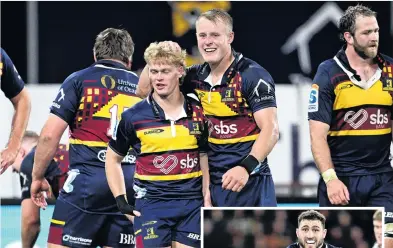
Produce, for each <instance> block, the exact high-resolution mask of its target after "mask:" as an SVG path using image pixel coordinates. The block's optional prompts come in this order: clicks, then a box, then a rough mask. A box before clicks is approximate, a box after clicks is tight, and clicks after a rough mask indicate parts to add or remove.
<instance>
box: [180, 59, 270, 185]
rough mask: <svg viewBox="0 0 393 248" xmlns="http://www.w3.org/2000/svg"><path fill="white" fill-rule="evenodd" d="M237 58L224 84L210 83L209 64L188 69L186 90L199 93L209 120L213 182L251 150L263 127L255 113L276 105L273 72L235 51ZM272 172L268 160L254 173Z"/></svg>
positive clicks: (226, 75)
mask: <svg viewBox="0 0 393 248" xmlns="http://www.w3.org/2000/svg"><path fill="white" fill-rule="evenodd" d="M234 56H235V60H234V62H233V63H232V64H231V66H230V67H229V68H228V70H227V71H226V72H225V74H224V76H223V77H222V80H221V83H220V84H216V85H215V86H212V85H211V84H210V83H209V82H206V79H207V78H208V76H209V74H210V67H209V65H208V64H207V63H204V64H202V65H196V66H193V67H191V68H189V69H188V71H187V76H186V77H185V79H184V82H183V86H182V90H183V92H184V93H192V92H194V93H196V94H197V96H198V98H199V99H200V101H201V104H202V107H203V111H204V114H205V116H206V118H207V119H208V120H209V128H210V132H209V133H210V136H209V146H210V149H211V150H210V152H209V153H208V157H209V171H210V179H211V182H212V183H213V184H220V183H221V178H222V175H223V174H224V173H225V172H226V171H228V170H229V169H231V168H233V167H235V166H237V165H239V163H240V162H241V161H242V160H243V159H244V158H245V157H246V156H247V155H248V154H249V153H250V152H251V149H252V146H253V144H254V142H255V140H256V139H257V137H258V135H259V133H260V131H261V130H260V129H259V128H258V126H257V124H256V122H255V120H254V117H253V113H255V112H257V111H258V110H261V109H264V108H268V107H276V97H275V85H274V81H273V79H272V77H271V76H270V74H269V73H268V72H267V71H266V70H265V69H264V68H263V67H261V66H260V65H258V64H257V63H256V62H254V61H252V60H250V59H248V58H245V57H243V55H242V54H239V53H236V52H234ZM261 174H270V169H269V167H268V163H267V159H265V160H264V161H262V163H261V165H260V166H259V167H257V168H256V169H255V170H254V172H253V175H261Z"/></svg>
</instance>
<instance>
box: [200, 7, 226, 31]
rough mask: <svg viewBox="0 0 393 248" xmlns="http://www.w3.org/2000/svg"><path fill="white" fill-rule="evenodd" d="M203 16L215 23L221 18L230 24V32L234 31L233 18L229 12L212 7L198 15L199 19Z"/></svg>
mask: <svg viewBox="0 0 393 248" xmlns="http://www.w3.org/2000/svg"><path fill="white" fill-rule="evenodd" d="M202 17H204V18H206V19H208V20H209V21H211V22H213V23H216V22H217V21H218V20H220V21H222V22H223V23H225V24H226V25H227V26H228V29H229V31H230V32H232V30H233V19H232V17H231V15H229V14H228V12H226V11H224V10H222V9H211V10H208V11H206V12H203V13H202V14H200V15H199V16H198V18H197V21H198V20H199V19H200V18H202Z"/></svg>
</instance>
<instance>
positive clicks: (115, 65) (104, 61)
mask: <svg viewBox="0 0 393 248" xmlns="http://www.w3.org/2000/svg"><path fill="white" fill-rule="evenodd" d="M95 65H103V66H107V67H113V68H118V69H124V70H127V71H129V69H128V68H127V67H126V66H125V65H124V64H123V63H121V62H118V61H114V60H109V59H100V60H98V61H97V62H95V63H94V64H93V66H95Z"/></svg>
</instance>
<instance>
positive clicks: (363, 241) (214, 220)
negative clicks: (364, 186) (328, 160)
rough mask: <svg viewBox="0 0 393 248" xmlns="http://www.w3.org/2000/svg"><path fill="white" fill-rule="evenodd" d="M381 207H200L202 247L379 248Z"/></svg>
mask: <svg viewBox="0 0 393 248" xmlns="http://www.w3.org/2000/svg"><path fill="white" fill-rule="evenodd" d="M383 213H384V208H341V209H340V208H302V209H299V208H296V209H295V208H274V209H273V208H268V209H256V208H242V209H233V208H203V210H202V247H204V248H216V247H220V248H335V247H337V248H382V247H384V246H383V244H382V243H383V242H382V240H383V232H382V230H383V224H384V220H383Z"/></svg>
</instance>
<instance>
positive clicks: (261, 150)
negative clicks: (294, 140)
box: [250, 122, 279, 162]
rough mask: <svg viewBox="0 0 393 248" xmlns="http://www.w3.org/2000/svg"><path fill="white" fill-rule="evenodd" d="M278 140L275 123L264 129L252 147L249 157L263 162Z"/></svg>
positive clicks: (277, 130)
mask: <svg viewBox="0 0 393 248" xmlns="http://www.w3.org/2000/svg"><path fill="white" fill-rule="evenodd" d="M278 138H279V128H278V124H277V123H276V122H272V123H271V124H270V125H267V126H266V127H264V128H263V129H262V130H261V132H260V133H259V136H258V138H257V139H256V140H255V142H254V145H253V146H252V149H251V152H250V155H252V156H254V157H255V158H256V159H257V160H258V161H259V162H261V161H263V160H264V159H265V158H266V157H267V156H268V155H269V154H270V152H271V151H272V150H273V148H274V146H275V145H276V144H277V141H278Z"/></svg>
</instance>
